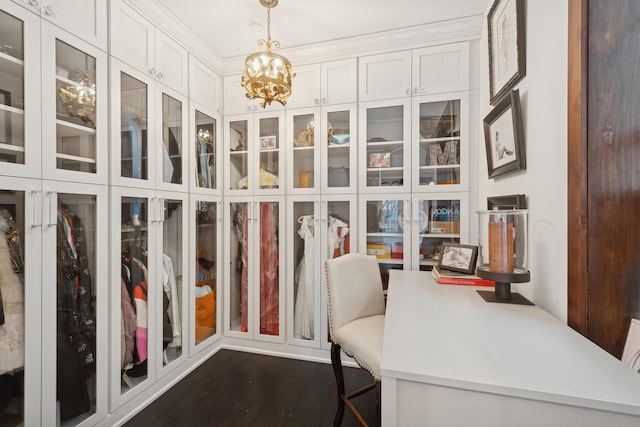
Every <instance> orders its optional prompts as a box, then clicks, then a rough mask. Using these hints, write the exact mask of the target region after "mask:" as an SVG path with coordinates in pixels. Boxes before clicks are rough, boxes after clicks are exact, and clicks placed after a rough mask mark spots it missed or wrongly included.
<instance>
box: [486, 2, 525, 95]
mask: <svg viewBox="0 0 640 427" xmlns="http://www.w3.org/2000/svg"><path fill="white" fill-rule="evenodd" d="M524 11H525V7H524V0H495V1H494V2H493V5H492V6H491V9H489V14H488V15H487V28H488V45H489V99H490V102H491V105H495V104H496V103H497V102H499V100H500V99H502V97H503V96H504V95H506V94H507V93H508V92H509V90H511V88H513V87H514V86H515V85H516V83H518V82H519V81H520V80H521V79H522V78H523V77H524V76H525V75H526V66H527V60H526V40H525V34H526V31H525V16H524Z"/></svg>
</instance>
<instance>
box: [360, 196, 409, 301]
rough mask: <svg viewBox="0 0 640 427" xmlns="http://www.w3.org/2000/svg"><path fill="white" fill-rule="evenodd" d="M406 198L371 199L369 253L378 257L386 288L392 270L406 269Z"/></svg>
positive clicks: (368, 232) (369, 205)
mask: <svg viewBox="0 0 640 427" xmlns="http://www.w3.org/2000/svg"><path fill="white" fill-rule="evenodd" d="M403 211H404V203H403V202H402V200H369V201H367V235H366V237H367V241H366V242H367V254H368V255H375V256H376V257H377V258H378V263H379V265H380V272H381V274H382V283H383V287H384V289H386V288H387V284H388V282H389V270H391V269H394V268H398V269H402V268H403V264H404V247H405V243H406V242H405V241H404V227H405V226H406V225H407V224H410V223H408V222H406V221H405V218H404V212H403Z"/></svg>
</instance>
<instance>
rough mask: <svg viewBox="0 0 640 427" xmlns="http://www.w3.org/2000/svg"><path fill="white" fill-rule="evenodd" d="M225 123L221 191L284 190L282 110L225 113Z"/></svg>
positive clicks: (247, 192) (281, 191)
mask: <svg viewBox="0 0 640 427" xmlns="http://www.w3.org/2000/svg"><path fill="white" fill-rule="evenodd" d="M224 123H225V124H224V130H225V135H224V141H225V145H224V156H225V160H224V161H225V165H226V167H225V170H224V175H225V182H224V185H225V186H224V194H225V195H244V196H254V195H259V194H260V195H267V194H284V189H285V182H286V181H285V169H284V151H285V150H284V147H285V114H284V111H278V110H275V111H266V112H258V113H248V114H242V115H234V116H225V119H224Z"/></svg>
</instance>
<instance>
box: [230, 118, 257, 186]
mask: <svg viewBox="0 0 640 427" xmlns="http://www.w3.org/2000/svg"><path fill="white" fill-rule="evenodd" d="M252 125H253V115H251V114H247V115H243V116H234V117H233V118H226V119H225V150H224V151H225V156H226V158H227V160H226V162H225V163H226V164H225V168H224V173H225V183H226V189H225V190H226V192H227V193H228V194H250V185H252V181H251V180H252V179H255V178H254V175H253V174H252V173H250V165H251V161H252V157H251V156H253V152H254V150H256V148H257V147H255V146H254V145H253V144H251V145H249V144H248V143H247V142H248V141H253V126H252Z"/></svg>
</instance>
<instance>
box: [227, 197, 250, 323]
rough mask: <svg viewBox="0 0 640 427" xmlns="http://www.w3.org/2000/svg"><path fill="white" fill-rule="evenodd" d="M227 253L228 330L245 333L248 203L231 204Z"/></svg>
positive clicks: (247, 269)
mask: <svg viewBox="0 0 640 427" xmlns="http://www.w3.org/2000/svg"><path fill="white" fill-rule="evenodd" d="M230 213H231V219H232V221H231V230H230V236H231V239H230V241H229V242H228V243H229V247H230V252H229V258H230V259H229V284H230V286H229V301H230V309H229V322H230V324H229V325H228V326H229V329H230V330H232V331H239V332H247V331H248V319H249V317H248V316H249V311H248V309H249V306H248V301H249V239H248V237H249V236H248V233H249V216H250V212H249V203H247V202H232V203H231V204H230Z"/></svg>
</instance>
